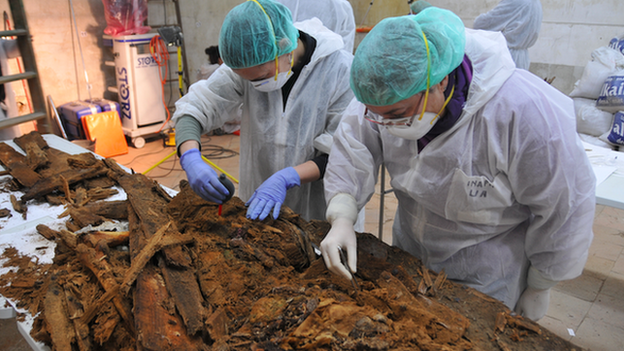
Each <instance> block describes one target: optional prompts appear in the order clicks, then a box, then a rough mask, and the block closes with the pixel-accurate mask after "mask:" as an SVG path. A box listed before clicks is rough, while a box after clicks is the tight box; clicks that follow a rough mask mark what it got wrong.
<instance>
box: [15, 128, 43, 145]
mask: <svg viewBox="0 0 624 351" xmlns="http://www.w3.org/2000/svg"><path fill="white" fill-rule="evenodd" d="M13 141H14V142H15V144H17V146H19V147H20V148H22V150H26V147H27V146H26V145H28V144H32V145H35V146H37V147H38V148H39V149H41V150H45V149H47V148H48V147H49V146H48V143H47V142H46V141H45V139H43V137H42V136H41V134H39V133H38V132H35V131H32V132H30V133H28V134H24V135H22V136H20V137H18V138H15V139H13Z"/></svg>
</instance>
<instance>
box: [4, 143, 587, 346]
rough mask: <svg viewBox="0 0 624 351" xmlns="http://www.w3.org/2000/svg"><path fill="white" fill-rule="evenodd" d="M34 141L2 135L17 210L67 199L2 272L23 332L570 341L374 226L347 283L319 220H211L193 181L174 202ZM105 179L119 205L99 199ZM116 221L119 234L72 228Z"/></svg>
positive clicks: (144, 337)
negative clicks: (328, 256) (12, 146)
mask: <svg viewBox="0 0 624 351" xmlns="http://www.w3.org/2000/svg"><path fill="white" fill-rule="evenodd" d="M42 141H43V139H42V138H41V137H40V136H38V135H37V134H31V135H28V136H27V137H22V140H20V143H18V145H20V147H21V148H22V149H24V150H26V151H27V156H22V155H21V154H18V155H19V156H17V155H15V154H14V153H13V152H14V150H13V152H12V151H11V150H8V149H6V148H5V147H3V146H2V144H0V161H1V162H2V164H3V165H6V166H7V168H8V169H9V171H10V173H11V175H12V176H13V177H14V179H15V182H16V185H17V186H19V187H21V189H22V190H23V194H24V195H23V196H22V197H21V199H19V201H18V202H20V203H21V205H23V206H25V208H26V211H27V205H28V203H29V201H49V202H51V203H58V204H62V205H63V206H66V208H67V210H66V211H65V213H64V215H66V216H67V217H68V221H67V229H62V230H58V231H57V230H53V229H51V228H49V227H46V226H45V225H40V226H38V227H37V230H38V232H39V233H40V234H41V235H44V236H45V237H46V238H48V239H49V240H54V241H55V242H56V255H55V258H54V262H53V264H51V265H39V264H37V263H35V262H33V261H32V260H31V259H30V258H29V257H23V256H21V255H19V254H18V252H17V251H16V250H14V249H11V248H9V249H6V250H5V251H4V253H3V254H2V256H1V257H2V258H5V259H7V263H6V264H5V265H12V266H16V267H18V268H19V270H17V271H13V272H9V273H7V274H5V275H3V276H0V294H2V295H4V296H6V297H9V298H12V299H15V300H17V301H19V304H20V306H22V307H24V308H26V309H28V310H29V312H30V313H31V314H32V315H38V317H37V318H36V319H35V324H34V326H33V331H32V335H33V337H34V338H35V339H37V340H41V341H44V342H45V343H47V344H49V345H52V348H53V349H54V350H224V351H225V350H571V349H574V347H573V345H571V344H569V343H568V342H566V341H565V340H563V339H560V338H559V337H557V336H556V335H554V334H552V333H550V332H548V331H547V330H542V329H540V328H539V326H538V325H537V324H535V323H533V322H531V321H527V320H523V319H522V318H520V317H515V316H513V315H512V314H511V312H510V311H509V310H508V309H507V308H506V307H505V306H504V305H503V304H502V303H500V302H498V301H496V300H494V299H492V298H489V297H488V296H485V295H483V294H481V293H479V292H477V291H476V290H474V289H471V288H468V287H466V286H462V285H459V284H455V283H452V282H449V281H446V280H445V276H444V273H440V274H435V273H434V272H432V271H429V270H427V269H426V268H424V267H423V266H422V264H421V262H419V261H418V260H417V259H415V258H414V257H412V256H410V255H409V254H407V253H405V252H403V251H401V250H399V249H397V248H393V247H390V246H388V245H385V244H384V243H382V242H380V241H379V240H377V239H376V238H375V237H373V236H372V235H370V234H358V273H357V278H358V281H359V286H360V290H354V288H353V287H352V285H351V284H350V283H349V282H348V281H346V280H344V279H342V278H340V277H337V276H335V275H333V274H331V273H330V272H328V271H327V269H326V267H325V265H324V263H323V260H322V259H321V258H319V257H317V255H316V254H315V251H314V249H313V246H312V243H315V244H318V243H319V242H320V240H321V239H322V238H323V236H324V235H325V234H326V233H327V231H328V230H329V225H328V223H326V222H320V221H313V222H306V221H304V220H303V219H301V218H300V217H299V216H298V215H296V214H295V213H293V212H292V211H290V210H289V209H287V208H283V209H282V214H281V215H280V218H279V219H277V220H271V219H267V220H265V221H262V222H260V221H250V220H249V219H247V218H246V217H245V212H246V209H245V206H244V204H243V202H241V201H240V200H239V199H238V198H236V197H234V198H233V199H232V200H230V201H229V202H227V203H226V204H224V205H223V209H222V213H221V215H220V216H219V215H218V211H217V206H216V205H215V204H212V203H209V202H206V201H204V200H202V199H201V198H199V197H198V196H197V195H195V194H194V193H193V191H192V190H191V189H190V187H189V186H188V184H187V183H186V182H182V183H181V191H180V193H179V194H178V195H176V196H175V197H174V198H171V197H170V196H169V195H168V194H167V193H166V192H164V191H163V190H162V188H161V187H160V186H159V185H158V184H157V183H155V182H154V181H152V180H150V179H149V178H147V177H145V176H143V175H140V174H128V173H126V172H125V171H123V170H122V169H120V168H119V166H118V165H117V164H116V163H115V162H114V161H112V160H98V159H95V158H92V156H89V155H90V154H84V155H82V154H81V155H77V156H69V155H66V154H63V153H62V152H60V151H59V150H54V149H51V148H49V147H47V145H44V144H45V141H43V143H44V144H41V142H42ZM29 150H30V151H29ZM20 156H21V157H20ZM46 160H47V161H46ZM96 184H97V185H96ZM105 184H108V185H105ZM113 184H117V185H119V186H120V187H121V188H123V190H124V191H125V193H126V194H127V200H125V201H102V199H103V198H104V196H105V195H106V194H110V193H111V190H112V189H111V188H110V186H111V185H113ZM112 219H115V220H123V221H127V222H128V231H116V232H107V231H102V230H99V231H93V232H88V233H82V234H76V232H77V231H78V230H79V229H80V228H83V227H86V226H88V225H97V224H100V223H103V222H105V221H110V220H112ZM577 349H578V348H577Z"/></svg>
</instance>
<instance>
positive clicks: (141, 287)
mask: <svg viewBox="0 0 624 351" xmlns="http://www.w3.org/2000/svg"><path fill="white" fill-rule="evenodd" d="M134 316H135V321H136V330H137V344H138V345H137V349H140V350H199V349H202V348H203V347H204V346H203V342H202V341H201V339H200V338H198V337H191V336H189V335H187V333H186V330H185V328H184V322H183V321H182V318H181V317H180V316H179V315H178V314H177V313H176V311H175V308H173V306H171V302H170V297H169V293H168V292H167V288H166V287H165V282H164V279H163V278H162V277H161V276H160V274H158V269H157V268H156V267H154V266H152V265H148V266H146V267H145V270H144V272H143V273H142V274H140V275H139V277H138V279H137V282H136V289H135V291H134Z"/></svg>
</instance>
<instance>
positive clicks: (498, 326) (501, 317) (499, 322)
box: [494, 312, 507, 333]
mask: <svg viewBox="0 0 624 351" xmlns="http://www.w3.org/2000/svg"><path fill="white" fill-rule="evenodd" d="M505 314H506V313H505V312H498V313H497V314H496V322H495V323H494V332H495V333H498V332H500V333H502V332H503V331H505V326H506V325H507V318H506V317H505Z"/></svg>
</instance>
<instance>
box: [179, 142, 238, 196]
mask: <svg viewBox="0 0 624 351" xmlns="http://www.w3.org/2000/svg"><path fill="white" fill-rule="evenodd" d="M180 165H182V169H184V171H185V172H186V178H187V179H188V181H189V183H190V184H191V189H193V191H195V193H196V194H197V195H199V196H201V198H202V199H204V200H207V201H212V202H216V203H218V204H221V203H223V200H225V199H226V198H227V196H228V195H229V193H230V192H229V191H228V190H227V188H226V187H225V186H224V185H223V184H221V182H220V181H219V176H218V175H217V172H215V170H214V169H212V167H210V166H209V165H207V164H206V162H204V160H202V157H201V153H200V152H199V150H197V149H191V150H188V151H186V152H185V153H184V154H182V156H181V157H180Z"/></svg>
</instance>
